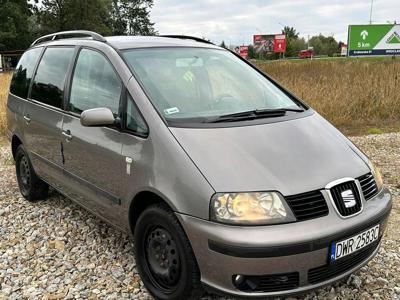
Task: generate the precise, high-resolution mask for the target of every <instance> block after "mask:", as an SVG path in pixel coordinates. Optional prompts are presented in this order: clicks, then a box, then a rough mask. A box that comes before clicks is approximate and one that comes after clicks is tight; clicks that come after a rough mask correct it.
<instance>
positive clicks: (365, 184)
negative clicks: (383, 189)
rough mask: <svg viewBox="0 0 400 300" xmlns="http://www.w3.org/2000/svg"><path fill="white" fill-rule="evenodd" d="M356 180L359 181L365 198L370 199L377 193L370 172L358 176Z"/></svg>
mask: <svg viewBox="0 0 400 300" xmlns="http://www.w3.org/2000/svg"><path fill="white" fill-rule="evenodd" d="M357 180H358V181H359V182H360V185H361V189H362V192H363V194H364V198H365V200H367V201H368V200H370V199H371V198H372V197H374V196H375V195H376V194H377V193H378V187H377V185H376V181H375V178H374V176H373V175H372V174H371V173H368V174H365V175H364V176H361V177H358V178H357ZM372 187H373V188H372Z"/></svg>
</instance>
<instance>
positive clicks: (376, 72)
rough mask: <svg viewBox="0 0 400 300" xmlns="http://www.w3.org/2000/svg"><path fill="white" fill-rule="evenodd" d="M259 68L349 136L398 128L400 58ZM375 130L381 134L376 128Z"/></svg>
mask: <svg viewBox="0 0 400 300" xmlns="http://www.w3.org/2000/svg"><path fill="white" fill-rule="evenodd" d="M257 65H258V66H259V67H260V68H261V69H262V70H263V71H264V72H266V73H268V74H270V75H271V76H272V77H273V78H275V79H276V80H278V81H279V82H280V83H282V84H283V85H284V86H285V87H286V88H288V89H289V90H291V91H292V92H293V93H294V94H295V95H297V96H298V97H300V98H302V99H303V100H304V101H305V102H307V103H308V104H309V105H310V106H312V107H313V108H314V109H315V110H316V111H318V112H319V113H320V114H322V115H323V116H324V117H326V118H327V119H328V120H329V121H330V122H332V123H333V124H334V125H336V126H337V127H339V128H340V129H341V130H343V131H345V132H346V133H349V134H362V133H367V132H368V130H369V131H370V132H371V131H372V132H371V133H373V131H374V130H371V128H377V129H383V130H391V131H393V130H394V131H398V130H400V60H399V59H396V60H394V59H332V60H313V61H310V60H307V61H287V62H259V63H257ZM377 129H375V131H377V132H379V130H377Z"/></svg>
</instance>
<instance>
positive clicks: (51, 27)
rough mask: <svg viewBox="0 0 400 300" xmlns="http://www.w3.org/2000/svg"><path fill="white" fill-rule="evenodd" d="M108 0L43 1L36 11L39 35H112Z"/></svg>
mask: <svg viewBox="0 0 400 300" xmlns="http://www.w3.org/2000/svg"><path fill="white" fill-rule="evenodd" d="M110 8H111V5H110V2H109V1H108V0H43V2H42V6H41V7H40V8H39V9H38V18H39V23H40V27H41V34H48V33H52V32H57V31H65V30H77V29H81V30H84V29H85V30H92V31H96V32H98V33H100V34H105V35H109V34H111V33H112V31H111V28H110V24H111V19H110V15H109V11H110Z"/></svg>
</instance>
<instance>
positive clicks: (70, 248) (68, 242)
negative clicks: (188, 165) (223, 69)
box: [0, 133, 400, 299]
mask: <svg viewBox="0 0 400 300" xmlns="http://www.w3.org/2000/svg"><path fill="white" fill-rule="evenodd" d="M352 140H353V141H354V142H355V143H356V144H357V145H359V146H360V147H361V149H363V150H364V151H365V152H366V153H367V155H369V156H370V157H371V158H372V159H373V160H374V162H375V163H376V164H377V165H378V166H379V167H380V168H381V170H382V173H383V176H384V180H385V182H386V184H387V185H388V186H389V187H390V189H391V191H392V193H393V195H394V209H393V211H392V215H391V218H390V221H389V226H388V231H387V233H386V237H385V238H384V240H383V244H382V248H381V250H380V252H379V254H378V255H377V257H376V258H375V259H374V260H373V261H371V262H370V263H369V264H368V265H367V266H365V267H364V268H362V269H361V271H359V272H358V273H357V274H356V275H352V276H351V277H349V278H348V279H347V280H345V281H343V282H340V283H336V284H335V285H333V286H329V287H326V288H323V289H320V290H317V291H315V292H311V293H309V294H306V295H303V296H301V297H299V298H298V299H400V231H399V230H398V226H399V225H400V207H399V203H398V202H399V200H400V133H391V134H382V135H375V136H364V137H355V138H352ZM0 144H1V146H0V174H1V177H0V299H87V298H89V299H150V297H149V295H148V293H147V292H146V290H145V288H144V287H143V284H142V282H141V280H140V278H139V276H138V274H137V272H136V265H135V258H134V255H133V254H132V253H133V247H132V242H131V241H130V240H129V238H128V237H127V236H126V235H124V234H121V233H120V232H118V231H117V230H115V229H114V228H112V227H110V226H109V225H107V224H105V223H103V222H102V221H100V220H98V219H97V218H95V217H93V216H92V215H90V214H89V213H87V212H86V211H85V210H83V209H82V208H80V207H79V206H77V205H76V204H74V203H72V202H71V201H70V200H68V199H65V198H64V197H63V196H60V195H59V194H57V193H55V192H52V193H51V197H50V198H49V199H48V200H46V201H40V202H36V203H28V202H26V201H24V199H23V198H22V196H21V195H20V193H19V191H18V187H17V184H16V180H15V175H14V174H15V172H14V165H13V161H12V157H11V153H10V151H9V146H8V143H7V142H5V141H2V142H0ZM212 298H213V297H212V296H206V297H205V298H204V299H212ZM216 299H223V298H218V297H216ZM292 299H295V298H292Z"/></svg>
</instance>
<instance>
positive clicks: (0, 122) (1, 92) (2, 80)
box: [0, 72, 12, 136]
mask: <svg viewBox="0 0 400 300" xmlns="http://www.w3.org/2000/svg"><path fill="white" fill-rule="evenodd" d="M11 76H12V73H11V72H6V73H0V136H3V135H5V133H6V126H7V125H6V124H7V120H6V105H7V95H8V89H9V88H10V80H11Z"/></svg>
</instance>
